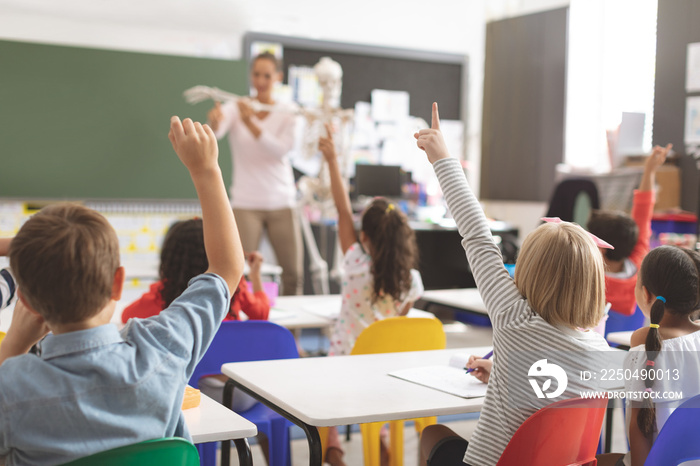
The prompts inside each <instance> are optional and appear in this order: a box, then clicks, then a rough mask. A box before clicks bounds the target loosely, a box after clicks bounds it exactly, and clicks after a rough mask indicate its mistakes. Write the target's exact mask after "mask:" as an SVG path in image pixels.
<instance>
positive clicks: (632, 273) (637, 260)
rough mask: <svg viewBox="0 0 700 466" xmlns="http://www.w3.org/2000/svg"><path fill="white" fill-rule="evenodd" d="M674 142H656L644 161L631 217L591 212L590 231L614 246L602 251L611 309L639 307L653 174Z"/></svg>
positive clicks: (627, 313)
mask: <svg viewBox="0 0 700 466" xmlns="http://www.w3.org/2000/svg"><path fill="white" fill-rule="evenodd" d="M671 147H672V145H671V144H668V145H667V146H666V147H660V146H656V147H654V150H653V151H652V153H651V155H650V156H649V158H648V159H647V161H646V163H645V165H644V174H643V175H642V181H641V183H640V184H639V189H638V190H635V192H634V202H633V204H632V217H630V216H629V215H627V214H624V213H621V212H606V211H597V212H593V213H592V214H591V218H590V220H589V221H588V231H590V232H591V233H593V234H594V235H596V236H598V237H599V238H601V239H603V240H604V241H607V242H608V243H610V244H611V245H612V246H613V247H614V248H615V249H606V250H604V251H602V252H603V260H604V261H605V298H606V299H607V300H608V302H610V304H611V305H612V306H611V309H612V310H613V311H615V312H618V313H620V314H622V315H624V316H631V315H632V314H634V311H635V309H636V304H637V303H636V301H635V298H634V287H635V284H636V283H637V271H638V270H639V266H640V264H641V263H642V259H644V256H645V255H646V254H647V253H648V252H649V237H650V236H651V216H652V214H653V212H654V177H655V174H656V171H657V170H658V169H659V167H661V165H663V164H664V161H665V160H666V156H667V155H668V153H669V151H670V150H671Z"/></svg>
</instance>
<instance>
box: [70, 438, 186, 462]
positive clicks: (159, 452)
mask: <svg viewBox="0 0 700 466" xmlns="http://www.w3.org/2000/svg"><path fill="white" fill-rule="evenodd" d="M125 464H128V465H129V466H150V465H153V464H167V465H168V466H199V454H198V453H197V448H196V447H195V446H194V445H192V444H191V443H190V442H188V441H187V440H185V439H182V438H162V439H156V440H147V441H145V442H141V443H134V444H133V445H126V446H123V447H118V448H113V449H111V450H107V451H103V452H100V453H95V454H94V455H90V456H86V457H84V458H80V459H77V460H75V461H71V462H70V463H66V465H64V466H124V465H125Z"/></svg>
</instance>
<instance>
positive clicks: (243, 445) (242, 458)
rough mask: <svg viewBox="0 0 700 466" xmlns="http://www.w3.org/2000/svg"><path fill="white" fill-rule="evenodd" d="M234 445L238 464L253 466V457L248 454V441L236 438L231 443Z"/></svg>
mask: <svg viewBox="0 0 700 466" xmlns="http://www.w3.org/2000/svg"><path fill="white" fill-rule="evenodd" d="M233 443H235V444H236V451H237V452H238V463H239V464H240V465H241V466H253V455H252V453H251V452H250V445H248V440H246V439H244V438H238V439H236V440H234V441H233Z"/></svg>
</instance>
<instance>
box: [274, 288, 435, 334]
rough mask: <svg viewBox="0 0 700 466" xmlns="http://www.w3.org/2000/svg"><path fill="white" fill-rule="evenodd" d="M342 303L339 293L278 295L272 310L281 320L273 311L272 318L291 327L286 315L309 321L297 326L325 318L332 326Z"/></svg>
mask: <svg viewBox="0 0 700 466" xmlns="http://www.w3.org/2000/svg"><path fill="white" fill-rule="evenodd" d="M341 304H342V297H341V296H340V295H339V294H329V295H305V296H278V297H277V300H276V302H275V305H274V306H273V309H272V310H273V311H278V312H277V313H276V314H275V316H276V318H279V319H280V320H279V322H278V321H276V320H273V318H272V312H271V313H270V320H271V321H273V322H275V323H278V324H280V325H282V326H284V327H287V328H289V329H291V328H293V327H290V326H289V325H288V324H287V323H286V322H285V320H284V318H285V316H289V320H290V322H291V321H293V317H296V318H297V320H299V321H301V322H304V323H305V322H308V325H306V326H305V327H301V326H298V327H296V328H311V327H320V326H319V325H315V324H313V325H312V323H313V322H314V319H313V317H316V318H317V319H325V322H326V326H330V325H331V323H332V322H333V321H334V320H335V319H337V318H338V317H339V316H340V306H341ZM407 316H408V317H432V318H434V317H435V314H432V313H430V312H426V311H422V310H420V309H411V310H409V311H408V314H407Z"/></svg>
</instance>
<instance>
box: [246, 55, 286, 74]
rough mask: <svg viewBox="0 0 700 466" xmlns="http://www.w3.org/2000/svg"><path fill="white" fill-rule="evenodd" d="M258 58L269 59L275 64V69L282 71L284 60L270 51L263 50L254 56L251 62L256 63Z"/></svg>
mask: <svg viewBox="0 0 700 466" xmlns="http://www.w3.org/2000/svg"><path fill="white" fill-rule="evenodd" d="M258 60H269V61H270V62H272V64H273V65H275V71H280V72H281V71H282V60H280V59H279V58H277V57H276V56H275V55H274V54H272V53H270V52H263V53H259V54H258V55H256V56H255V58H253V61H252V62H250V63H251V65H253V64H255V62H256V61H258Z"/></svg>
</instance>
